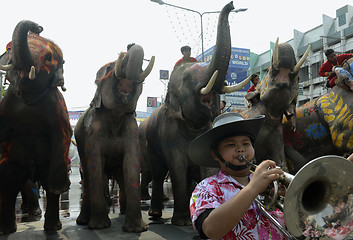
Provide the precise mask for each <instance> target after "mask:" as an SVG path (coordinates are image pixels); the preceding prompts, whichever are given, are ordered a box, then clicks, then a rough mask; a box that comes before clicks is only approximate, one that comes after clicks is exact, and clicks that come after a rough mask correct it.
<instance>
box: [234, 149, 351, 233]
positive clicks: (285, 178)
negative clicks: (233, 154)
mask: <svg viewBox="0 0 353 240" xmlns="http://www.w3.org/2000/svg"><path fill="white" fill-rule="evenodd" d="M239 160H240V161H243V162H247V163H248V164H251V165H252V166H253V167H255V168H256V167H257V165H255V164H253V163H251V162H250V161H248V160H247V159H246V158H245V157H244V156H240V157H239ZM352 172H353V164H352V163H351V162H350V161H348V160H347V159H345V158H343V157H340V156H335V155H328V156H323V157H319V158H316V159H314V160H312V161H310V162H309V163H307V164H306V165H304V166H303V167H302V168H301V169H300V170H299V171H298V172H297V174H296V175H295V176H293V175H291V174H289V173H286V172H285V173H284V174H283V175H282V176H280V177H279V178H278V180H276V181H274V182H273V183H272V184H270V186H269V187H268V189H267V190H266V191H265V192H264V193H262V194H261V195H262V197H260V196H259V197H258V198H256V199H255V201H256V203H257V205H258V208H259V209H260V211H261V212H262V213H263V214H264V215H265V216H266V217H267V218H269V220H270V221H271V222H272V223H273V224H274V225H275V226H276V227H277V228H278V229H279V230H280V231H281V232H282V233H283V234H284V235H285V236H286V237H287V238H288V239H297V238H299V237H301V238H302V237H303V236H304V237H324V236H327V237H331V238H333V239H343V238H345V237H346V236H348V235H349V234H350V233H351V232H352V231H353V174H352ZM279 183H281V184H282V185H283V186H284V187H285V188H286V195H285V197H283V196H279V194H278V188H279V187H278V186H279ZM260 198H261V199H263V200H260ZM273 208H278V209H280V210H281V211H282V212H283V213H284V219H285V223H286V228H284V227H283V226H281V225H280V224H279V223H278V222H277V220H276V219H275V218H273V217H272V215H271V214H270V213H269V212H268V211H269V210H271V209H273Z"/></svg>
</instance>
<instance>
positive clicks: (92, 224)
mask: <svg viewBox="0 0 353 240" xmlns="http://www.w3.org/2000/svg"><path fill="white" fill-rule="evenodd" d="M87 146H91V147H90V149H89V150H87V151H89V152H88V154H87V156H89V159H88V161H87V163H88V165H87V170H89V174H88V191H89V201H90V218H89V222H88V228H90V229H102V228H107V227H110V225H111V221H110V219H109V216H108V213H109V211H107V209H108V206H107V201H106V197H105V194H104V192H105V188H106V186H105V183H106V182H105V181H104V177H103V174H104V173H103V169H104V165H103V163H104V160H103V154H102V153H101V148H100V146H99V145H97V143H94V142H91V143H90V144H87ZM92 146H95V147H92ZM86 182H87V181H86V179H84V181H83V184H86Z"/></svg>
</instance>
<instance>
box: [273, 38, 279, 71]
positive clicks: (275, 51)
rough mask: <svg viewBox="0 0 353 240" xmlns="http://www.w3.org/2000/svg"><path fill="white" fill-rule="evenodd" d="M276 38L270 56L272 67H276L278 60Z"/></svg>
mask: <svg viewBox="0 0 353 240" xmlns="http://www.w3.org/2000/svg"><path fill="white" fill-rule="evenodd" d="M278 40H279V39H278V38H277V40H276V44H275V47H274V49H273V57H272V65H273V67H274V68H278V65H279V61H278Z"/></svg>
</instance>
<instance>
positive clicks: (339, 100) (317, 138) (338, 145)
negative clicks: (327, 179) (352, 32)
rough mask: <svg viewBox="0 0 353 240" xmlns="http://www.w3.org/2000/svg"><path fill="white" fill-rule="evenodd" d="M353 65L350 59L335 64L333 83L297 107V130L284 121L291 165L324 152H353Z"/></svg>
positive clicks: (341, 153)
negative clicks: (337, 65) (341, 64)
mask: <svg viewBox="0 0 353 240" xmlns="http://www.w3.org/2000/svg"><path fill="white" fill-rule="evenodd" d="M352 65H353V58H351V59H349V60H348V61H347V62H346V64H344V65H343V66H342V67H336V68H335V71H336V75H337V78H338V80H337V84H336V86H334V87H333V88H332V89H331V90H330V91H329V92H328V93H326V94H324V95H322V96H320V97H318V98H316V99H313V100H311V101H309V102H307V103H305V104H304V105H302V106H300V107H298V108H297V125H296V131H293V130H292V129H291V127H289V126H288V123H287V122H286V121H284V123H283V134H284V141H285V144H286V158H287V159H288V160H289V161H290V162H291V163H292V164H296V165H299V166H300V165H301V166H302V165H303V164H305V163H307V162H309V161H310V160H312V159H314V158H317V157H320V156H323V155H328V154H335V155H340V156H343V155H349V154H351V153H352V151H353V150H352V148H353V112H352V109H353V100H352V99H353V95H352V94H353V82H352ZM298 161H299V163H298Z"/></svg>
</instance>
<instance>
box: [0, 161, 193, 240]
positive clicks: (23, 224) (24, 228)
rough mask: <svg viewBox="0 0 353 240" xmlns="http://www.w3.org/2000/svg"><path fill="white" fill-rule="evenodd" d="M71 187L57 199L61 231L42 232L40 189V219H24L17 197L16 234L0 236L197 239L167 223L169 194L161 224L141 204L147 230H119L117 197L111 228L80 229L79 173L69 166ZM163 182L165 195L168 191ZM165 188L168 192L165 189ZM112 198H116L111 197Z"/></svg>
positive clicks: (10, 239) (146, 203)
mask: <svg viewBox="0 0 353 240" xmlns="http://www.w3.org/2000/svg"><path fill="white" fill-rule="evenodd" d="M70 180H71V186H70V190H69V191H68V192H67V193H64V194H63V195H62V196H61V200H60V209H61V210H60V220H61V222H62V225H63V228H62V229H61V230H60V231H57V232H45V231H44V230H43V225H44V208H43V202H45V194H43V192H42V189H41V190H40V195H41V198H40V205H41V208H42V211H43V213H42V216H40V217H38V218H39V219H28V217H26V216H22V214H21V207H20V206H21V202H22V200H21V196H20V195H19V197H18V198H17V203H16V212H17V232H15V233H12V234H9V235H5V236H0V240H2V239H8V240H13V239H16V240H17V239H30V240H32V239H36V240H41V239H48V240H52V239H60V240H61V239H82V240H91V239H92V240H93V239H129V240H137V239H150V240H152V239H153V240H155V239H199V238H198V234H197V232H196V231H194V230H193V228H192V227H191V226H186V227H177V226H174V225H172V224H171V217H172V211H173V209H172V206H173V200H172V195H171V194H170V200H169V201H166V202H165V209H164V212H163V216H162V221H159V222H154V221H152V220H150V219H149V216H148V213H147V211H148V207H149V204H150V200H148V201H143V202H142V217H143V219H144V221H145V222H146V223H147V224H148V225H149V229H148V231H146V232H142V233H126V232H124V231H123V230H122V226H123V224H124V221H125V220H124V219H125V217H124V215H122V214H120V210H119V206H118V204H117V203H116V202H117V201H116V200H117V199H116V198H117V197H116V198H115V201H114V204H113V206H112V207H111V211H110V214H109V216H110V219H111V227H110V228H107V229H102V230H90V229H88V227H87V226H81V225H77V224H76V218H77V216H78V215H79V213H80V198H81V184H80V183H79V181H80V180H81V179H80V174H79V171H78V165H77V164H76V165H75V164H74V165H73V166H72V173H71V175H70ZM168 184H169V185H170V183H166V188H167V189H166V191H165V192H166V193H168V191H169V192H170V188H168ZM168 189H169V190H168ZM115 196H116V195H115Z"/></svg>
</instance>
